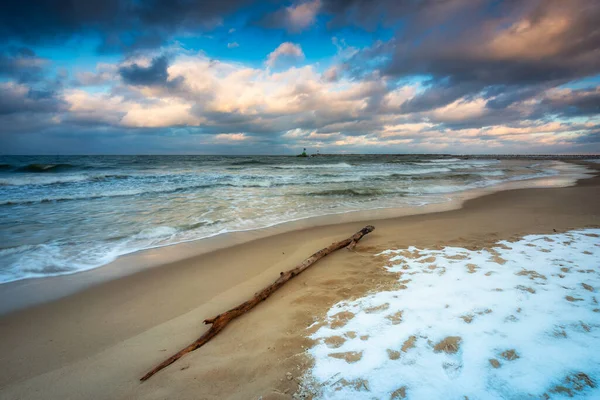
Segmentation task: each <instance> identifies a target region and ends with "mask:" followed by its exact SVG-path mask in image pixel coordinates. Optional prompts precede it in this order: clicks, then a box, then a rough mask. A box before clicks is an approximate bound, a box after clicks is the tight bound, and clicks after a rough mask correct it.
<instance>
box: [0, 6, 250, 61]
mask: <svg viewBox="0 0 600 400" xmlns="http://www.w3.org/2000/svg"><path fill="white" fill-rule="evenodd" d="M247 3H249V1H246V0H221V1H202V0H195V1H194V0H169V1H166V0H147V1H136V0H87V1H72V0H54V1H47V0H32V1H27V2H24V1H11V2H8V3H6V4H4V5H3V7H2V13H0V35H2V37H3V38H4V40H11V39H12V40H19V41H23V42H25V43H29V44H38V43H44V42H64V41H66V40H70V39H71V38H72V37H73V36H74V35H82V34H86V33H95V34H97V35H99V36H100V38H101V40H102V49H104V50H120V49H126V48H131V47H151V46H157V45H160V44H161V43H163V42H164V41H165V40H167V39H168V38H170V37H172V36H173V35H174V34H177V33H185V32H190V31H197V30H199V29H200V30H202V29H211V28H213V27H215V26H217V25H218V24H220V23H221V22H222V19H223V17H224V16H225V15H227V14H229V13H232V12H234V11H236V10H238V9H239V8H240V7H241V6H243V5H245V4H247Z"/></svg>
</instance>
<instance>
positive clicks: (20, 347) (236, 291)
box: [0, 165, 600, 400]
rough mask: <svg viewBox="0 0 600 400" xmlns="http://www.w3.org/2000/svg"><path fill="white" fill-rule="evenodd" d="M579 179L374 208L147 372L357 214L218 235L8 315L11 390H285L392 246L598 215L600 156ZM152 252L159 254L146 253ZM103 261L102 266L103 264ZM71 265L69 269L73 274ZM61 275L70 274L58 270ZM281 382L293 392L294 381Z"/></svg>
mask: <svg viewBox="0 0 600 400" xmlns="http://www.w3.org/2000/svg"><path fill="white" fill-rule="evenodd" d="M589 168H591V169H594V170H595V175H596V176H595V177H593V178H590V179H582V180H579V181H578V182H577V184H576V185H575V186H570V187H563V188H531V189H518V190H505V191H500V192H496V193H493V194H489V195H485V196H481V197H477V198H474V199H470V200H466V201H464V204H463V206H462V207H460V208H457V209H454V210H450V211H443V212H433V213H428V214H420V215H410V216H404V217H399V218H387V219H380V220H377V221H376V222H374V221H369V222H373V224H374V225H375V227H376V230H375V231H374V232H373V233H371V234H369V235H368V236H366V237H365V238H364V239H363V240H362V241H361V242H360V243H359V245H358V246H357V249H356V250H357V251H356V252H347V251H339V252H336V253H334V254H332V255H331V256H328V257H327V258H325V259H323V260H322V261H320V262H319V263H318V264H317V265H315V266H313V267H312V268H310V269H309V270H308V271H306V272H305V273H303V274H302V275H301V276H300V277H298V278H297V279H294V280H292V281H290V283H288V284H287V285H286V286H284V287H283V288H281V289H280V290H279V291H278V292H277V293H275V294H274V295H273V296H272V298H270V299H269V300H268V301H266V302H265V303H264V304H261V305H260V306H259V307H257V308H256V309H254V310H253V311H252V312H251V313H249V314H248V315H246V316H244V317H243V318H240V319H239V320H236V321H235V322H233V323H232V324H231V326H230V327H228V328H227V330H226V331H224V332H223V333H222V334H221V335H219V336H218V337H217V338H215V339H214V340H213V341H212V342H211V344H210V345H208V346H206V347H203V348H202V349H201V350H199V351H197V352H194V353H192V354H189V355H187V356H186V357H185V359H182V360H181V361H180V362H179V363H178V364H176V365H174V366H172V367H169V368H167V369H166V370H164V371H161V373H160V374H158V375H156V376H155V377H153V378H152V379H151V380H150V381H148V382H146V383H144V384H139V382H138V381H137V380H138V379H139V377H140V376H141V375H143V373H145V372H147V370H148V369H149V368H151V367H152V366H153V365H155V364H156V363H157V362H160V361H162V359H164V358H165V356H168V355H170V354H171V353H172V352H174V351H176V350H178V349H179V348H180V347H182V346H184V345H186V344H188V343H189V342H191V341H193V340H194V339H195V338H196V337H198V336H199V335H200V334H201V333H202V332H203V331H204V329H205V328H203V327H202V325H201V321H202V320H203V319H204V318H206V317H209V316H211V315H213V314H218V313H219V312H222V311H223V310H226V309H228V308H229V307H230V306H235V305H237V304H238V303H240V302H242V301H244V300H246V299H247V298H248V297H250V296H251V295H252V294H253V293H254V292H255V291H257V290H259V289H261V288H262V287H264V286H265V285H266V284H269V283H271V282H272V281H273V279H274V278H275V277H276V276H277V275H278V274H279V271H283V270H287V269H290V268H291V267H293V266H294V265H296V264H297V263H298V262H300V261H301V260H303V259H304V258H306V257H307V256H308V255H310V254H312V253H313V252H314V251H316V250H319V249H321V248H323V247H325V246H326V245H328V244H329V243H331V242H333V241H335V240H339V239H342V238H345V237H348V236H349V235H351V234H352V233H354V232H355V231H357V230H358V229H360V228H362V227H363V224H364V223H362V222H344V223H340V224H335V225H326V226H317V227H311V228H307V229H301V230H294V231H289V232H285V233H280V234H276V235H271V236H266V237H262V238H254V240H251V241H247V242H244V243H240V244H237V245H236V246H235V248H234V249H235V251H232V248H222V249H219V250H215V251H212V252H209V253H205V254H201V255H198V256H195V257H193V258H186V259H183V260H180V261H175V262H173V263H171V264H169V265H168V266H164V267H163V268H149V269H143V270H142V271H141V272H139V273H135V274H132V275H127V276H123V277H120V278H119V279H113V280H109V281H106V282H103V283H101V284H97V285H92V286H91V287H89V288H88V289H86V290H83V291H80V292H77V293H75V294H72V295H70V296H67V297H63V298H60V299H58V300H54V301H51V302H46V303H43V304H38V305H36V306H33V307H30V308H27V309H24V310H20V311H16V312H13V313H10V314H7V315H5V316H2V317H0V327H1V331H2V332H3V333H2V339H3V340H2V341H0V359H1V360H2V361H3V362H4V363H5V364H10V365H11V368H10V370H8V371H7V372H6V373H5V374H4V376H2V377H0V393H1V394H2V395H3V396H4V395H6V398H32V399H33V398H40V399H41V398H44V399H54V398H57V399H58V398H98V399H102V398H106V399H120V398H123V399H125V398H144V399H159V398H174V397H175V398H181V399H187V398H189V399H192V398H194V399H197V398H209V399H213V398H215V399H216V398H239V399H242V398H244V399H247V398H257V397H258V396H263V399H265V400H266V399H283V398H290V396H289V394H290V393H293V391H295V390H296V388H297V382H296V380H289V381H288V380H287V379H286V377H285V374H286V372H287V371H293V374H294V375H295V376H298V374H299V373H300V372H301V371H302V370H303V368H306V366H307V365H309V364H308V363H309V362H310V361H309V360H307V359H306V356H305V353H304V349H306V348H307V347H309V346H311V344H312V342H311V341H310V340H309V339H307V337H306V335H307V332H308V331H307V329H306V328H308V327H309V326H311V325H312V323H313V322H314V321H315V318H319V317H322V316H323V315H324V313H325V312H327V310H329V308H330V307H331V306H332V305H333V304H335V303H336V302H337V301H340V300H343V299H348V298H356V297H358V296H362V295H364V294H365V293H367V292H369V291H373V290H384V289H385V288H386V287H389V285H390V284H392V282H393V281H394V279H392V278H391V277H390V274H389V273H386V272H384V271H383V268H380V267H381V265H380V262H381V261H380V260H379V261H378V260H377V257H373V255H374V254H376V253H377V252H379V251H383V250H386V249H390V248H403V247H407V246H409V245H414V246H417V247H428V248H432V247H437V246H449V245H455V246H461V247H465V248H474V249H475V248H482V247H485V246H489V245H491V244H492V243H495V242H496V241H498V240H501V239H507V240H510V239H515V238H518V237H521V236H523V235H525V234H530V233H540V234H543V233H550V232H553V231H557V232H562V231H566V230H570V229H576V228H585V227H599V226H600V205H599V204H597V201H596V200H597V198H598V195H599V194H600V177H598V173H599V172H600V165H589ZM151 258H152V257H151ZM102 269H104V268H100V269H97V270H98V271H100V270H102ZM71 276H74V275H71ZM61 278H64V277H61ZM286 390H287V392H286Z"/></svg>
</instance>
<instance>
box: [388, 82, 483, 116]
mask: <svg viewBox="0 0 600 400" xmlns="http://www.w3.org/2000/svg"><path fill="white" fill-rule="evenodd" d="M478 89H480V87H479V86H477V85H474V84H472V83H459V84H452V83H451V82H441V83H434V84H433V85H432V86H431V87H430V88H429V89H427V90H425V91H424V92H423V93H422V94H419V95H417V96H415V97H414V98H412V99H411V100H408V101H407V102H405V103H403V104H402V106H401V107H400V110H399V111H401V112H403V113H413V112H421V111H427V110H432V109H435V108H438V107H443V106H446V105H448V104H450V103H453V102H454V101H456V100H458V99H460V98H462V97H464V96H467V95H469V94H470V93H473V92H476V91H477V90H478Z"/></svg>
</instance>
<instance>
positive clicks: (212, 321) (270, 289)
mask: <svg viewBox="0 0 600 400" xmlns="http://www.w3.org/2000/svg"><path fill="white" fill-rule="evenodd" d="M374 229H375V227H373V226H372V225H368V226H365V227H364V228H362V229H361V230H360V231H358V232H356V233H355V234H354V235H352V236H351V237H349V238H348V239H344V240H342V241H339V242H336V243H332V244H331V245H330V246H328V247H326V248H324V249H321V250H319V251H317V252H316V253H314V254H313V255H312V256H310V257H308V258H307V259H305V260H304V261H302V262H301V263H300V264H298V266H296V268H293V269H290V270H289V271H287V272H281V273H280V275H279V278H278V279H277V280H276V281H275V282H273V283H272V284H271V285H269V286H267V287H266V288H264V289H263V290H261V291H260V292H258V293H256V294H255V295H254V297H252V298H251V299H250V300H248V301H246V302H244V303H242V304H240V305H239V306H237V307H235V308H232V309H231V310H229V311H226V312H224V313H222V314H219V315H217V316H216V317H213V318H208V319H205V320H204V323H205V324H207V325H211V327H210V329H209V330H208V331H206V332H205V333H204V334H203V335H202V336H200V337H199V338H198V339H196V341H194V342H193V343H192V344H190V345H189V346H187V347H185V348H183V349H181V350H179V351H178V352H177V353H175V354H173V355H172V356H171V357H169V358H168V359H166V360H165V361H163V362H162V363H160V364H158V365H157V366H156V367H154V368H152V369H151V370H150V371H149V372H148V373H147V374H146V375H144V376H143V377H142V378H140V381H142V382H143V381H146V380H148V379H149V378H150V377H151V376H152V375H154V374H156V373H157V372H159V371H160V370H162V369H164V368H166V367H168V366H169V365H171V364H173V363H174V362H175V361H177V360H179V359H180V358H181V357H183V356H184V355H186V354H187V353H189V352H192V351H194V350H196V349H198V348H200V347H202V346H204V345H205V344H206V343H208V341H209V340H210V339H212V338H213V337H215V336H216V335H217V334H218V333H219V332H221V331H222V330H223V329H224V328H225V327H226V326H227V324H229V323H230V322H231V321H232V320H234V319H235V318H237V317H239V316H241V315H243V314H245V313H246V312H248V311H250V310H251V309H253V308H254V307H256V306H257V305H258V304H260V303H261V302H263V301H265V300H266V299H267V298H268V297H269V296H270V295H271V294H273V293H274V292H275V291H276V290H277V289H279V288H280V287H282V286H283V285H284V284H285V283H286V282H287V281H289V280H290V279H292V278H294V277H295V276H297V275H298V274H300V273H301V272H303V271H304V270H306V269H307V268H308V267H310V266H311V265H313V264H314V263H316V262H317V261H319V260H320V259H321V258H323V257H325V256H326V255H328V254H330V253H332V252H334V251H336V250H339V249H341V248H344V247H347V248H348V249H350V250H352V249H353V248H354V247H355V246H356V243H358V241H359V240H360V239H361V238H362V237H363V236H364V235H366V234H368V233H371V232H373V230H374Z"/></svg>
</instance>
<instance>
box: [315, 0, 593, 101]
mask: <svg viewBox="0 0 600 400" xmlns="http://www.w3.org/2000/svg"><path fill="white" fill-rule="evenodd" d="M322 8H323V12H326V13H329V14H331V15H332V16H333V17H332V20H331V22H332V23H333V24H342V25H344V24H355V25H359V26H365V27H367V26H369V25H371V24H375V23H376V22H378V23H381V22H383V23H385V22H386V21H387V22H390V23H391V22H392V21H394V20H396V21H397V22H398V27H397V28H396V34H395V36H394V37H393V38H392V39H391V40H389V41H388V42H385V43H378V44H376V45H374V46H372V47H371V48H367V49H364V50H362V51H361V52H359V53H358V54H356V55H355V56H354V57H353V58H352V59H350V60H349V61H348V62H347V63H346V68H347V69H348V70H350V71H352V73H353V75H355V76H360V75H361V73H363V72H364V71H367V72H368V71H371V70H372V69H373V68H378V69H380V71H381V72H382V73H383V74H384V75H388V76H412V75H421V76H422V75H425V76H430V77H432V78H433V82H434V84H433V85H431V87H430V88H429V89H428V90H426V91H425V92H424V93H422V94H420V95H418V96H417V97H416V98H414V99H413V100H411V101H410V102H409V103H407V104H405V105H404V106H403V108H404V110H403V111H406V112H415V111H422V110H426V109H427V108H428V107H430V108H435V107H439V106H442V105H444V104H448V103H450V102H451V101H453V100H455V99H457V98H460V97H462V96H466V95H469V94H471V95H476V94H481V93H482V92H483V94H485V91H487V92H489V93H488V94H487V96H489V95H490V94H491V92H495V94H496V95H497V98H496V99H494V100H491V101H490V102H489V104H488V107H489V108H493V109H500V108H503V107H508V106H510V105H511V104H513V103H515V102H517V101H522V100H525V99H527V98H531V97H534V96H536V95H537V94H539V93H540V92H541V89H543V88H548V87H552V86H558V85H561V84H563V83H565V82H568V81H570V80H573V79H578V78H581V77H585V76H591V75H595V74H598V73H600V51H599V49H600V31H599V30H598V28H597V27H598V26H600V3H598V2H597V1H596V0H572V1H569V2H565V1H561V0H547V1H537V0H530V1H522V2H521V1H519V2H517V1H506V2H497V1H493V0H469V1H466V0H435V1H434V0H431V1H428V0H424V1H420V2H410V1H405V2H403V1H380V2H370V1H362V0H354V1H332V0H325V1H324V2H323V7H322ZM375 25H376V24H375ZM373 60H378V61H379V63H380V64H379V65H374V61H373ZM592 107H593V106H592Z"/></svg>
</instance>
